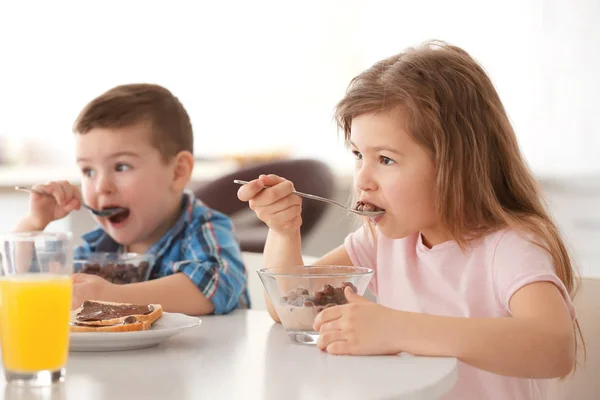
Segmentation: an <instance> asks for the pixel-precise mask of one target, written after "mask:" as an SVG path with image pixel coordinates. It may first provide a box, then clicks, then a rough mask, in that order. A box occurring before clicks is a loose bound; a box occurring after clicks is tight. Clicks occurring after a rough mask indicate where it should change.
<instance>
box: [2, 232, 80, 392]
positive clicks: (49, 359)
mask: <svg viewBox="0 0 600 400" xmlns="http://www.w3.org/2000/svg"><path fill="white" fill-rule="evenodd" d="M0 246H1V247H0V251H2V275H1V276H0V342H1V345H2V361H3V364H4V373H5V376H6V381H7V382H9V383H14V384H20V385H27V386H45V385H50V384H53V383H56V382H62V381H63V380H64V376H65V365H66V362H67V356H68V354H69V319H70V312H71V294H72V288H73V285H72V280H71V274H72V272H73V250H72V244H71V234H70V233H49V232H23V233H11V234H7V235H4V236H2V237H1V238H0Z"/></svg>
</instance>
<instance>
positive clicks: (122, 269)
mask: <svg viewBox="0 0 600 400" xmlns="http://www.w3.org/2000/svg"><path fill="white" fill-rule="evenodd" d="M153 265H154V256H153V255H150V254H137V253H90V255H89V256H88V257H85V258H81V259H77V260H73V267H74V269H75V272H83V273H86V274H93V275H98V276H101V277H103V278H104V279H106V280H107V281H109V282H112V283H116V284H126V283H136V282H144V281H147V280H148V278H149V277H150V272H151V270H152V266H153Z"/></svg>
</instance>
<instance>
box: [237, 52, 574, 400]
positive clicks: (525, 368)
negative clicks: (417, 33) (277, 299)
mask: <svg viewBox="0 0 600 400" xmlns="http://www.w3.org/2000/svg"><path fill="white" fill-rule="evenodd" d="M336 117H337V121H338V123H339V126H340V127H341V129H342V130H343V131H344V134H345V139H346V143H347V144H348V145H349V146H350V147H351V149H352V153H353V154H354V156H355V158H356V161H355V162H356V168H355V187H356V192H357V196H358V199H359V200H360V201H362V202H363V203H365V204H368V205H371V206H372V207H375V208H377V209H382V210H385V214H384V215H383V216H380V217H378V218H376V219H374V220H372V221H367V222H366V223H365V224H364V225H363V226H362V227H361V228H360V229H358V230H357V231H355V232H353V233H352V234H350V235H349V236H348V237H347V238H346V239H345V241H344V243H343V245H341V246H339V247H338V248H336V249H334V250H332V251H331V252H330V253H328V254H327V255H325V256H324V257H323V258H321V259H320V260H319V261H318V262H317V263H316V264H335V265H360V266H365V267H370V268H373V269H374V270H375V275H374V277H373V279H372V282H371V286H370V288H371V290H372V291H373V292H374V293H375V294H376V295H377V297H378V300H379V304H375V303H371V302H369V301H367V300H365V299H364V298H362V297H360V296H357V295H355V294H354V293H353V292H352V291H351V290H349V289H347V290H346V293H345V294H346V297H347V298H348V300H349V304H346V305H343V306H337V307H332V308H329V309H326V310H324V311H323V312H321V313H320V314H319V315H318V317H317V318H316V321H315V326H314V327H315V330H317V331H319V332H320V339H319V342H318V346H319V347H320V348H321V349H322V350H325V351H327V352H329V353H332V354H355V355H359V354H364V355H367V354H372V355H374V354H397V353H399V352H403V351H404V352H409V353H412V354H417V355H424V356H451V357H457V358H458V359H459V360H460V363H459V375H458V381H457V383H456V385H455V387H454V389H453V390H452V391H451V393H449V394H448V395H447V396H446V397H445V399H461V400H464V399H488V400H490V399H492V400H493V399H498V400H505V399H511V400H518V399H528V400H530V399H543V398H544V397H545V386H546V381H545V380H543V379H536V378H550V377H559V376H564V375H567V374H568V373H569V372H570V371H571V369H572V368H573V366H574V364H575V358H576V357H575V351H576V336H575V332H576V331H578V329H576V328H578V326H577V322H576V320H575V315H574V309H573V304H572V302H571V297H572V296H573V295H574V293H575V273H574V270H573V267H572V265H571V261H570V260H569V256H568V255H567V251H566V249H565V245H564V243H563V241H562V239H561V237H560V235H559V233H558V230H557V228H556V226H555V225H554V224H553V223H552V221H551V220H550V217H549V216H548V213H547V212H546V210H545V209H544V206H543V205H542V201H541V200H540V197H541V195H540V189H539V188H538V186H537V184H536V181H535V179H534V178H533V176H532V174H531V172H530V171H529V170H528V168H527V166H526V164H525V161H524V160H523V157H522V156H521V154H520V151H519V148H518V145H517V140H516V137H515V133H514V131H513V129H512V127H511V125H510V123H509V120H508V117H507V115H506V112H505V110H504V107H503V105H502V103H501V101H500V98H499V97H498V94H497V93H496V90H495V89H494V87H493V85H492V83H491V81H490V79H489V78H488V76H487V75H486V73H485V72H484V70H483V69H482V67H481V66H480V65H479V64H477V62H476V61H475V60H473V59H472V58H471V57H470V56H469V54H467V53H466V52H465V51H464V50H462V49H460V48H457V47H454V46H450V45H447V44H444V43H437V42H434V43H429V44H427V45H425V46H423V47H421V48H418V49H409V50H408V51H406V52H403V53H400V54H398V55H395V56H393V57H390V58H388V59H385V60H383V61H380V62H378V63H376V64H375V65H374V66H372V67H371V68H369V69H368V70H366V71H364V72H363V73H361V74H360V75H358V76H357V77H355V78H354V79H353V80H352V82H351V84H350V86H349V88H348V90H347V92H346V95H345V97H344V98H343V99H342V100H341V101H340V102H339V103H338V105H337V109H336ZM292 190H293V184H292V183H291V182H289V181H286V180H285V179H283V178H280V177H277V176H274V175H268V176H260V177H259V178H258V179H256V180H254V181H252V182H250V183H249V184H247V185H245V186H243V187H241V188H240V190H239V192H238V197H239V198H240V199H241V200H243V201H249V203H250V208H251V209H253V210H254V211H255V212H256V214H257V215H258V217H259V218H260V219H261V220H262V221H264V222H265V223H266V224H267V225H268V226H269V228H270V230H269V236H268V239H267V243H266V245H265V264H266V265H269V266H279V267H285V266H290V265H300V264H302V258H301V239H300V233H299V232H300V225H301V223H302V219H301V214H300V211H301V201H300V198H299V197H297V196H294V195H291V191H292ZM269 311H270V313H271V316H272V317H273V318H274V319H275V320H278V317H277V315H276V313H275V312H274V311H273V309H272V307H271V306H270V308H269Z"/></svg>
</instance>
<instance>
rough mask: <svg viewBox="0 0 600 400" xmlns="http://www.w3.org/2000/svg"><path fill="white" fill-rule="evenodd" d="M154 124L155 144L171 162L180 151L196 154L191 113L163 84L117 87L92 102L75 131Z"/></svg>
mask: <svg viewBox="0 0 600 400" xmlns="http://www.w3.org/2000/svg"><path fill="white" fill-rule="evenodd" d="M141 122H148V123H150V126H151V129H152V136H151V143H152V145H153V146H154V147H155V148H157V149H158V151H160V153H161V154H162V156H163V157H164V158H165V159H167V160H169V159H171V158H172V157H174V156H175V155H177V153H179V152H180V151H189V152H190V153H192V154H193V153H194V135H193V132H192V124H191V121H190V117H189V115H188V113H187V112H186V111H185V108H183V105H182V104H181V102H180V101H179V100H178V99H177V97H175V96H173V94H172V93H171V92H170V91H168V90H167V89H165V88H164V87H162V86H159V85H152V84H143V83H140V84H129V85H121V86H116V87H114V88H112V89H110V90H109V91H107V92H105V93H103V94H101V95H100V96H98V97H96V98H95V99H94V100H92V101H91V102H89V103H88V104H87V105H86V106H85V107H84V108H83V110H82V111H81V113H80V114H79V116H78V117H77V120H76V121H75V124H74V126H73V131H74V132H75V133H78V134H85V133H87V132H89V131H90V130H92V129H94V128H122V127H125V126H130V125H134V124H137V123H141Z"/></svg>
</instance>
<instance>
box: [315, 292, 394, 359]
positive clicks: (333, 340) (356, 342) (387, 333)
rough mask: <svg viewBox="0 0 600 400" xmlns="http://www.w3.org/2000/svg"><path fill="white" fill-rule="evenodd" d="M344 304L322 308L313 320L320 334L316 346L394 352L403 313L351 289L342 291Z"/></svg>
mask: <svg viewBox="0 0 600 400" xmlns="http://www.w3.org/2000/svg"><path fill="white" fill-rule="evenodd" d="M344 295H345V296H346V299H348V304H344V305H341V306H334V307H330V308H326V309H324V310H323V311H321V312H320V313H319V314H318V315H317V318H316V319H315V323H314V326H313V327H314V329H315V331H318V332H319V333H320V337H319V340H318V342H317V346H318V347H319V348H320V349H321V350H324V351H327V352H328V353H331V354H346V355H380V354H386V355H389V354H398V353H400V352H401V351H402V349H400V348H398V346H396V344H395V343H396V342H397V340H396V338H398V337H399V336H400V335H402V331H401V329H402V325H403V324H402V317H403V315H404V313H402V312H401V311H397V310H392V309H391V308H387V307H384V306H382V305H379V304H376V303H373V302H370V301H368V300H367V299H365V298H364V297H362V296H359V295H357V294H356V293H354V291H352V289H351V288H349V287H347V288H346V289H345V290H344Z"/></svg>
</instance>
